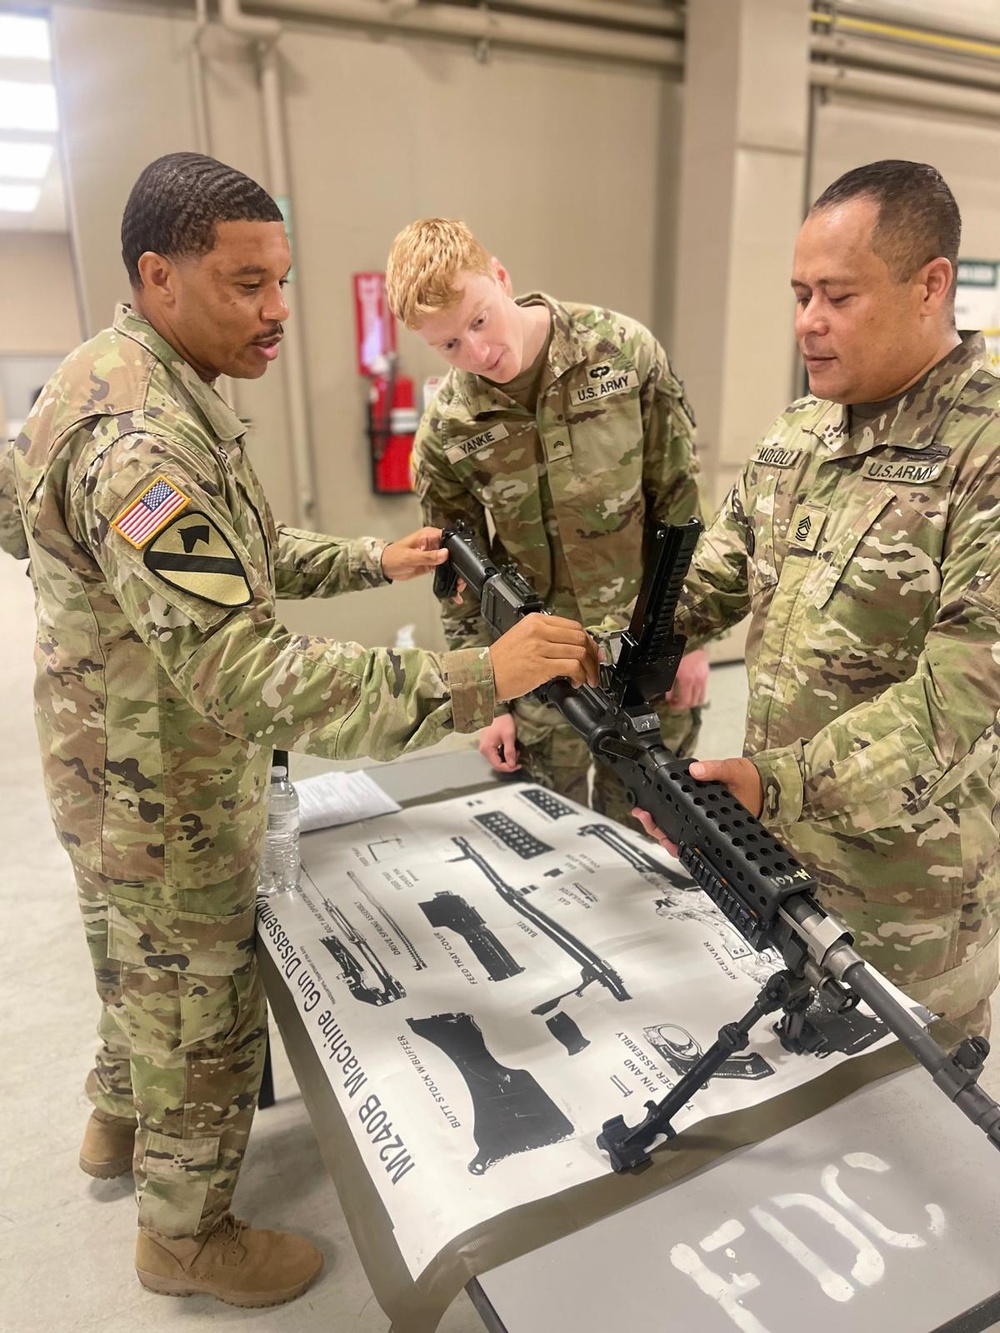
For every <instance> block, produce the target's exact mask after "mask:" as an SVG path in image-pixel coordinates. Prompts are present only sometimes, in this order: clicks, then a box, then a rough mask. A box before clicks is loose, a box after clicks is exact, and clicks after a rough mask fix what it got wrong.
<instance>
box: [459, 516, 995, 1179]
mask: <svg viewBox="0 0 1000 1333" xmlns="http://www.w3.org/2000/svg"><path fill="white" fill-rule="evenodd" d="M691 528H692V525H685V528H684V529H682V530H681V532H682V535H685V534H689V533H690V531H691ZM671 531H674V532H676V531H677V530H676V529H674V530H671V529H668V528H661V529H659V532H658V542H657V545H656V550H657V553H658V554H657V560H656V563H655V565H654V566H648V567H647V569H646V572H645V575H644V578H643V587H642V590H641V591H640V594H639V597H638V599H637V602H636V613H635V614H634V615H633V618H632V623H631V625H630V626H629V631H628V632H627V636H628V638H629V641H630V642H631V643H632V645H633V646H632V648H631V649H630V652H629V654H627V655H626V659H620V660H619V664H618V666H616V670H618V667H619V666H620V667H622V668H623V669H624V670H625V672H626V673H629V674H628V678H627V679H625V680H623V679H622V678H621V675H619V676H618V677H617V678H616V676H615V672H610V673H607V675H608V678H607V682H606V683H607V686H608V688H602V687H594V686H590V685H583V686H580V687H579V688H576V687H574V686H573V685H571V684H570V683H569V682H568V681H566V680H555V681H552V682H550V683H549V684H548V685H545V686H543V687H542V688H541V689H540V690H538V691H537V692H536V693H537V695H538V696H539V697H540V698H542V699H544V700H545V702H546V703H548V704H550V705H551V706H552V707H554V708H556V709H557V710H558V711H559V712H560V713H561V714H562V715H563V717H565V718H566V720H567V721H568V722H569V723H570V724H571V725H572V726H573V727H574V728H575V729H576V730H577V731H578V732H579V733H580V735H581V736H583V738H584V739H585V740H586V742H587V745H588V747H589V749H590V751H591V752H592V754H593V755H594V757H595V758H596V759H597V761H598V762H600V763H602V764H604V765H606V766H607V767H609V768H610V769H611V770H612V771H613V772H616V773H617V774H618V776H619V778H620V779H621V781H622V783H623V784H624V786H625V789H626V792H627V795H628V799H629V801H630V802H631V803H632V804H633V805H636V806H639V807H641V808H642V809H644V810H646V811H647V812H648V813H649V814H650V815H651V816H652V818H653V820H654V821H655V823H656V824H657V826H658V827H659V828H660V829H661V830H662V831H663V832H664V833H665V834H666V835H667V837H668V838H669V839H670V841H671V842H673V843H675V844H676V845H677V847H678V856H679V859H680V862H681V864H682V865H683V866H684V868H685V869H686V870H687V871H688V872H689V874H690V875H691V876H692V878H693V879H694V880H695V881H696V883H697V884H698V885H699V886H700V887H701V888H702V889H703V890H704V891H705V892H706V893H707V894H708V896H709V897H710V898H711V899H712V901H713V902H714V903H715V905H716V906H717V907H718V908H719V910H720V911H721V912H722V913H723V915H724V916H725V917H726V919H727V920H728V921H729V922H731V924H732V925H733V926H734V927H735V928H736V929H737V930H738V931H739V932H740V934H741V935H742V936H743V937H744V938H745V939H746V940H747V942H748V943H749V944H750V945H751V946H752V947H753V948H755V949H757V950H762V949H767V948H772V949H775V950H776V951H777V952H778V953H780V955H781V957H782V959H783V960H784V963H785V967H786V968H787V970H788V973H789V974H790V976H791V977H792V978H804V979H805V981H806V982H807V983H808V984H809V985H810V986H812V987H813V988H814V989H815V990H816V991H817V992H818V993H820V994H821V995H822V994H823V993H824V991H832V992H833V993H834V994H836V993H837V990H838V987H846V988H848V989H849V990H850V991H852V992H853V993H854V994H855V995H856V996H858V997H860V998H861V999H863V1000H864V1001H865V1002H866V1003H867V1004H868V1005H869V1007H870V1008H871V1009H872V1010H873V1011H874V1012H875V1014H876V1015H877V1016H878V1017H879V1018H881V1019H882V1020H883V1022H884V1023H885V1024H886V1026H887V1027H888V1028H889V1029H890V1031H892V1032H893V1033H894V1034H895V1035H896V1036H897V1037H898V1038H899V1039H900V1040H901V1041H902V1042H903V1043H904V1045H905V1046H906V1047H907V1048H908V1049H909V1050H910V1052H911V1053H912V1054H913V1055H914V1056H915V1057H916V1059H917V1060H918V1061H919V1062H920V1063H921V1064H922V1065H923V1066H924V1067H925V1068H926V1069H927V1070H928V1071H929V1072H930V1074H931V1075H932V1077H933V1078H934V1081H935V1083H936V1084H937V1085H938V1087H940V1088H941V1089H942V1091H943V1092H944V1093H945V1094H946V1095H947V1096H948V1097H950V1098H951V1100H952V1101H954V1102H955V1103H956V1105H957V1106H959V1108H960V1109H961V1110H962V1111H963V1113H964V1114H965V1115H966V1116H968V1117H969V1119H970V1120H972V1121H973V1122H974V1123H975V1124H977V1125H978V1126H979V1128H980V1129H982V1130H983V1132H984V1133H985V1134H987V1136H988V1137H989V1139H990V1141H991V1142H992V1143H993V1144H994V1146H996V1147H998V1148H1000V1106H998V1105H997V1103H996V1102H995V1101H994V1100H993V1099H992V1098H991V1097H989V1096H988V1095H987V1094H986V1093H985V1092H983V1090H982V1089H981V1088H979V1087H978V1086H977V1084H976V1080H977V1078H978V1076H979V1073H980V1071H981V1069H982V1063H983V1059H984V1058H985V1055H986V1054H987V1053H988V1052H989V1043H988V1042H987V1041H986V1040H985V1039H984V1038H981V1037H970V1038H967V1039H966V1040H965V1041H963V1042H962V1043H961V1044H960V1046H959V1047H958V1049H957V1050H956V1051H955V1053H954V1054H951V1055H949V1054H948V1053H947V1052H945V1051H943V1050H942V1049H941V1047H939V1046H938V1044H937V1043H936V1042H935V1041H934V1040H933V1038H932V1037H931V1036H930V1035H929V1034H928V1032H927V1031H926V1029H925V1028H924V1027H923V1025H922V1024H921V1023H920V1022H918V1021H917V1020H916V1019H915V1018H914V1017H913V1015H912V1014H910V1013H909V1012H908V1011H907V1010H906V1009H905V1008H904V1007H903V1006H902V1005H901V1004H900V1003H899V1002H898V1001H897V1000H896V998H895V996H894V995H893V993H892V991H891V990H890V989H889V988H888V985H887V983H886V982H885V981H884V979H883V978H882V977H881V976H880V975H879V974H878V973H877V972H876V971H875V970H874V969H873V968H871V967H870V966H869V965H868V964H866V963H865V962H864V961H863V960H862V959H861V957H860V956H859V955H858V954H857V953H856V952H855V951H854V949H853V948H852V947H851V946H852V943H853V940H852V937H851V935H850V933H849V932H848V931H847V929H846V928H845V927H844V926H843V924H842V923H841V922H840V921H838V920H837V918H836V917H834V916H832V915H830V914H829V913H827V912H826V911H825V910H824V909H823V908H822V907H821V906H820V905H819V903H818V901H817V900H816V898H815V896H814V894H815V891H816V889H817V885H816V881H815V879H814V878H813V876H812V875H811V874H810V873H809V872H808V870H806V868H805V867H804V866H802V865H801V864H800V863H799V862H798V861H797V860H796V858H795V857H794V856H793V855H792V854H791V852H789V851H788V850H787V848H785V847H783V846H782V845H781V843H780V842H778V840H777V839H776V838H775V837H774V836H773V835H772V834H771V833H770V832H769V831H768V830H767V829H766V828H765V827H764V826H763V825H762V824H761V823H760V822H759V821H758V820H757V819H756V818H754V816H753V815H751V814H750V813H749V811H747V810H746V809H745V808H744V807H743V806H742V805H741V804H740V803H739V802H738V801H737V800H736V799H735V798H734V797H733V796H732V795H731V794H730V793H729V791H728V790H727V789H726V788H725V787H723V786H722V784H721V783H717V782H699V781H697V780H696V779H694V778H692V777H691V774H690V771H689V770H690V761H688V760H680V759H677V758H676V757H675V756H674V755H673V754H672V753H671V751H670V750H669V749H667V747H666V746H665V745H664V744H663V741H662V738H661V735H660V731H659V723H658V719H657V717H656V714H655V712H654V711H653V710H652V708H651V707H649V706H647V707H646V708H645V709H644V710H643V709H642V708H636V707H635V706H634V702H635V687H636V685H637V684H638V685H639V686H645V685H647V684H648V681H649V680H651V679H658V680H659V682H660V684H661V685H662V681H663V680H664V679H666V680H667V686H668V687H669V684H670V681H671V680H672V675H671V674H670V669H669V663H668V669H667V670H666V673H665V674H664V672H659V673H658V672H657V664H656V661H655V655H654V653H653V649H655V646H656V644H657V643H659V644H662V645H664V651H665V652H666V653H667V655H668V657H669V658H670V659H671V660H673V659H675V658H676V657H678V656H679V653H680V652H681V651H682V650H683V639H679V638H678V636H676V635H674V634H673V632H672V623H671V622H672V619H673V609H674V605H675V603H676V600H677V593H678V590H679V588H680V585H681V583H682V581H683V578H684V574H685V573H686V570H687V562H688V561H690V558H691V553H692V550H693V545H694V542H693V540H691V539H690V536H689V535H685V540H682V541H677V540H674V539H672V538H671V537H670V532H671ZM442 544H443V545H444V546H445V547H447V549H448V552H449V555H450V559H449V562H448V564H447V565H445V566H441V569H446V570H448V571H449V577H450V578H451V579H452V580H455V579H456V578H457V577H461V578H462V579H464V580H465V582H466V584H467V585H468V587H469V588H470V589H471V591H472V592H473V593H475V594H477V595H479V596H480V597H481V609H482V613H483V618H484V620H485V621H486V623H487V625H488V626H489V628H490V630H491V632H492V634H493V635H494V637H496V636H499V635H500V634H503V633H505V632H506V631H507V630H508V629H510V628H511V626H512V625H513V624H515V623H516V621H517V620H518V619H519V618H520V617H521V616H523V615H526V614H528V612H529V611H537V610H539V609H540V602H539V598H538V596H537V594H536V593H535V592H534V590H533V589H532V588H531V587H530V585H528V584H527V583H526V582H525V580H524V579H523V578H522V576H521V575H520V574H519V573H517V571H516V570H503V571H501V570H499V569H498V568H497V566H496V565H494V564H493V563H492V562H491V561H490V560H489V559H488V558H486V557H484V556H483V555H482V553H481V552H480V551H479V549H478V547H476V545H475V542H474V541H473V540H472V539H471V537H470V536H469V534H467V533H464V532H462V531H461V530H457V531H447V530H446V531H445V533H444V534H443V536H442ZM435 589H436V590H438V585H437V583H436V584H435ZM657 590H659V592H657ZM628 659H631V661H629V660H628ZM640 664H641V665H640ZM603 684H604V682H602V685H603ZM648 697H649V696H648V695H647V699H648ZM842 994H843V992H842V991H841V995H842ZM774 1007H776V1006H775V1005H774V1004H772V1005H771V1008H774ZM755 1008H756V1006H755ZM765 1011H766V1010H764V1009H761V1011H760V1012H761V1013H763V1012H765ZM758 1016H759V1015H758ZM748 1018H749V1016H748ZM754 1021H756V1020H754ZM722 1041H723V1034H722V1033H720V1042H722ZM713 1058H714V1057H713ZM706 1060H707V1057H706ZM708 1063H710V1061H708ZM708 1077H710V1074H706V1075H705V1076H704V1078H702V1079H701V1082H700V1083H697V1084H695V1085H694V1087H692V1088H691V1089H690V1090H691V1091H694V1090H696V1087H697V1086H702V1085H703V1083H704V1082H705V1081H706V1079H707V1078H708ZM670 1102H671V1099H670V1098H666V1099H664V1102H663V1103H660V1104H659V1105H657V1104H656V1103H649V1104H648V1105H649V1111H650V1114H649V1115H648V1116H647V1118H646V1120H645V1121H644V1122H643V1124H642V1125H641V1126H639V1127H637V1128H636V1129H635V1130H628V1127H627V1126H621V1127H620V1128H619V1127H618V1124H617V1122H609V1123H608V1125H605V1132H604V1134H603V1135H602V1136H601V1140H599V1142H601V1146H602V1147H605V1148H607V1149H608V1150H609V1151H610V1153H611V1157H612V1163H613V1164H614V1165H615V1167H616V1169H624V1167H625V1166H629V1165H636V1164H637V1163H638V1161H640V1160H641V1159H642V1157H643V1156H644V1153H643V1152H638V1151H637V1152H636V1153H632V1154H631V1156H630V1151H625V1152H622V1153H620V1154H618V1157H619V1160H618V1161H616V1151H615V1150H616V1148H617V1147H618V1146H619V1145H620V1144H621V1143H624V1142H626V1140H627V1137H628V1136H629V1135H639V1136H641V1139H642V1141H643V1143H644V1145H645V1146H648V1144H649V1143H650V1142H651V1141H652V1139H654V1138H655V1137H657V1135H658V1134H659V1133H660V1132H663V1131H664V1124H663V1120H664V1117H663V1116H662V1115H660V1112H661V1111H662V1109H663V1107H664V1105H665V1104H666V1103H670ZM673 1109H677V1108H676V1107H673V1108H672V1109H671V1112H670V1113H671V1114H672V1111H673ZM658 1116H660V1121H659V1123H657V1117H658ZM666 1123H667V1124H668V1123H669V1120H667V1121H666ZM609 1129H610V1130H611V1133H610V1134H609ZM638 1143H639V1140H638V1139H637V1140H636V1144H637V1145H638ZM631 1146H632V1145H629V1149H630V1150H631Z"/></svg>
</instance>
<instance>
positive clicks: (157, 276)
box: [137, 250, 177, 305]
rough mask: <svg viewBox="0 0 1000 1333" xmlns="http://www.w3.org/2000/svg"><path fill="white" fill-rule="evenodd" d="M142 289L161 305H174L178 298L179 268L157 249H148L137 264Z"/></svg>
mask: <svg viewBox="0 0 1000 1333" xmlns="http://www.w3.org/2000/svg"><path fill="white" fill-rule="evenodd" d="M137 268H138V270H139V277H140V279H141V281H142V291H143V294H144V295H145V296H147V297H151V298H153V299H155V300H156V301H157V302H158V303H159V304H161V305H173V304H174V302H175V301H176V299H177V270H176V267H175V265H174V264H173V262H172V261H171V260H169V259H167V257H166V256H165V255H159V254H157V253H156V251H155V250H146V251H144V252H143V253H142V254H141V255H140V256H139V261H138V264H137Z"/></svg>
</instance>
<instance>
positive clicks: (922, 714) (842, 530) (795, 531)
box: [678, 335, 1000, 1016]
mask: <svg viewBox="0 0 1000 1333" xmlns="http://www.w3.org/2000/svg"><path fill="white" fill-rule="evenodd" d="M849 421H850V418H849V417H848V414H847V411H846V410H845V409H844V408H842V407H839V406H837V405H836V404H834V403H830V402H825V401H820V400H817V399H816V398H811V397H810V398H804V399H802V400H800V401H799V402H796V403H793V404H792V406H791V407H790V408H789V409H788V410H787V411H786V412H785V413H783V415H782V416H781V417H779V418H778V420H777V422H776V423H775V425H774V426H773V427H772V429H771V430H770V431H769V432H768V434H767V435H766V437H765V438H764V441H763V443H762V445H761V446H760V448H759V449H758V451H757V453H756V456H755V457H754V458H753V459H752V460H751V461H750V462H749V463H748V464H747V465H746V467H745V468H744V470H743V473H742V475H741V477H740V479H739V481H738V482H737V484H736V486H735V487H734V489H733V490H732V492H731V493H730V495H729V497H728V499H727V501H726V503H725V504H724V505H723V507H722V510H721V511H720V513H719V515H718V516H717V518H716V519H715V521H714V523H713V524H712V525H711V527H710V528H709V530H708V531H707V533H706V534H705V536H704V537H703V538H702V541H701V543H700V544H699V547H698V550H697V552H696V555H695V560H694V564H693V567H692V573H691V575H690V577H689V580H688V583H687V585H686V588H687V591H686V594H685V596H686V605H685V606H684V607H683V609H682V610H681V613H680V616H679V619H678V629H679V630H680V631H681V632H683V633H688V634H691V635H692V636H694V637H695V639H699V638H702V637H703V636H705V635H707V634H709V633H715V632H716V631H718V630H720V629H722V628H725V627H727V626H729V625H733V624H735V623H736V622H737V621H738V620H740V619H742V617H743V616H744V615H746V614H747V613H748V612H749V614H750V617H751V619H750V629H749V637H748V642H747V667H748V671H749V678H750V696H749V707H748V716H747V735H746V753H747V754H748V755H751V756H752V757H753V759H754V762H755V764H756V765H757V768H758V769H759V771H760V775H761V778H762V781H763V787H764V815H763V818H764V821H765V822H766V823H767V824H768V825H769V826H771V827H772V828H773V829H774V831H775V832H776V834H777V835H778V836H779V837H780V838H781V839H783V840H784V841H786V842H787V843H788V844H789V845H790V846H791V848H792V849H793V850H794V851H795V852H796V854H797V855H798V856H799V857H800V858H801V859H802V861H803V862H804V863H805V864H806V865H807V866H809V867H810V869H812V870H813V871H814V872H816V873H817V876H818V879H819V882H820V884H821V886H822V889H823V893H824V900H825V902H826V903H827V905H828V906H830V907H831V908H832V909H833V910H834V911H836V912H837V913H838V914H839V915H840V916H842V917H843V918H845V919H846V921H847V922H848V924H849V925H850V926H851V928H852V929H853V930H854V931H855V934H856V939H857V942H858V945H859V948H861V949H862V951H863V952H864V953H865V954H866V955H867V956H868V957H869V958H870V959H871V961H872V962H873V963H875V965H876V966H877V967H879V968H880V970H881V971H882V972H883V973H884V974H885V975H887V976H888V977H890V979H892V980H894V981H896V982H897V983H898V984H900V985H903V986H905V987H906V989H907V990H909V991H910V992H911V993H913V994H915V995H916V996H917V997H918V998H920V999H923V1000H924V1001H925V1002H926V1003H927V1004H929V1005H930V1006H931V1007H932V1008H935V1009H939V1010H941V1011H948V1012H950V1013H951V1014H952V1016H957V1015H960V1014H963V1013H966V1012H968V1011H969V1010H970V1009H971V1008H972V1007H973V1006H974V1004H975V1003H977V1002H978V1001H979V1000H980V999H982V998H983V997H985V996H986V995H988V994H989V993H990V991H991V990H992V989H993V987H994V985H995V984H996V979H997V972H996V968H997V949H996V940H995V936H996V932H997V927H998V917H1000V911H998V909H1000V864H998V858H997V850H998V826H1000V816H998V805H997V798H996V794H995V791H996V785H997V772H998V757H1000V729H998V725H997V718H998V709H1000V541H998V538H997V534H998V532H1000V383H998V380H997V377H996V375H995V374H994V373H993V371H992V370H990V369H988V368H987V367H986V366H985V365H984V347H983V342H982V339H981V337H979V336H978V335H965V336H964V338H963V341H962V343H961V344H960V345H959V346H958V347H956V348H955V349H954V350H953V351H952V352H951V353H950V354H949V355H948V356H946V357H945V358H944V359H943V360H942V361H940V362H939V363H938V364H937V365H936V366H934V367H933V368H932V370H931V371H930V372H929V373H928V374H927V375H926V376H925V377H924V378H923V379H922V380H921V381H920V382H919V383H918V384H917V385H915V386H914V387H913V388H912V389H910V390H909V391H908V392H907V393H906V394H904V395H903V396H902V398H901V399H900V400H899V401H898V402H896V403H894V404H892V405H891V406H890V407H889V408H888V409H887V410H886V412H885V413H884V414H883V415H882V416H881V417H876V418H875V419H874V420H863V419H859V420H857V421H856V422H855V423H852V424H851V425H850V428H849ZM987 946H991V947H987ZM914 983H917V984H914ZM966 1001H967V1003H966Z"/></svg>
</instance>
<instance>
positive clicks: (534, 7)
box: [497, 0, 684, 37]
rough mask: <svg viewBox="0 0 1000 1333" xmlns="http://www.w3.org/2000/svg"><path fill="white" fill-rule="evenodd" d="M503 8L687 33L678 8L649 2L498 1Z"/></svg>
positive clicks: (578, 0)
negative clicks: (659, 6)
mask: <svg viewBox="0 0 1000 1333" xmlns="http://www.w3.org/2000/svg"><path fill="white" fill-rule="evenodd" d="M497 3H498V4H499V6H500V7H501V8H502V9H524V10H527V11H528V12H529V13H533V14H550V15H551V14H557V15H558V14H565V15H566V16H567V17H568V18H573V19H581V20H582V21H583V22H584V23H597V24H600V25H601V26H602V27H615V26H617V25H619V24H620V25H621V26H622V27H623V28H625V27H632V28H643V29H645V30H646V31H650V30H655V31H657V32H666V33H673V34H674V35H676V36H678V37H683V35H684V17H683V15H682V14H680V13H679V12H678V11H677V10H673V11H671V10H669V9H653V8H652V7H647V6H646V5H629V4H608V3H606V0H497Z"/></svg>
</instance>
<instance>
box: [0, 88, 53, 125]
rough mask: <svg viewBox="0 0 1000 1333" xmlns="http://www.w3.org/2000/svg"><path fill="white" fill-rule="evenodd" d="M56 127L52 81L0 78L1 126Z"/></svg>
mask: <svg viewBox="0 0 1000 1333" xmlns="http://www.w3.org/2000/svg"><path fill="white" fill-rule="evenodd" d="M58 128H59V116H58V113H57V111H56V90H55V88H54V87H53V86H52V84H51V83H14V82H13V81H12V80H10V79H0V129H3V130H48V131H49V132H51V131H53V130H57V129H58Z"/></svg>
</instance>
